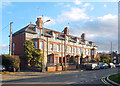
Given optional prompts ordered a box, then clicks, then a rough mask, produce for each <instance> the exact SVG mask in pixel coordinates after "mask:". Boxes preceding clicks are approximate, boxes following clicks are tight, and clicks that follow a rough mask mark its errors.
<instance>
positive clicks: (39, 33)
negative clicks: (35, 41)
mask: <svg viewBox="0 0 120 86" xmlns="http://www.w3.org/2000/svg"><path fill="white" fill-rule="evenodd" d="M37 36H38V38H40V37H41V30H40V29H37Z"/></svg>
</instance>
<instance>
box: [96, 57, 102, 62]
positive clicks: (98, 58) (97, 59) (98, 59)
mask: <svg viewBox="0 0 120 86" xmlns="http://www.w3.org/2000/svg"><path fill="white" fill-rule="evenodd" d="M100 60H101V59H100V57H99V56H98V55H97V56H96V61H97V63H98V64H99V62H100Z"/></svg>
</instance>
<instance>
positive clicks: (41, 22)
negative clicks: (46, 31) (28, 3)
mask: <svg viewBox="0 0 120 86" xmlns="http://www.w3.org/2000/svg"><path fill="white" fill-rule="evenodd" d="M36 25H37V26H38V28H42V27H43V21H42V18H41V17H39V18H37V21H36Z"/></svg>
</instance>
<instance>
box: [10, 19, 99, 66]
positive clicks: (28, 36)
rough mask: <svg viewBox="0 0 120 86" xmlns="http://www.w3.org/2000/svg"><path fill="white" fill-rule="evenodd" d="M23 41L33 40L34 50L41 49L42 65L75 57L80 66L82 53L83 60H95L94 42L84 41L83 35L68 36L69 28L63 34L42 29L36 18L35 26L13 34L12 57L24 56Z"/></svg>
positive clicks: (39, 21) (95, 49)
mask: <svg viewBox="0 0 120 86" xmlns="http://www.w3.org/2000/svg"><path fill="white" fill-rule="evenodd" d="M25 40H34V44H35V49H41V51H42V53H43V55H44V64H45V65H47V64H54V65H55V64H57V63H62V62H63V63H65V57H66V62H68V61H69V59H70V58H71V56H75V58H76V62H77V63H78V64H80V56H81V53H82V52H83V60H86V61H90V60H91V59H94V58H96V54H97V46H96V45H95V43H94V42H92V41H88V40H86V35H85V33H83V34H82V35H81V37H76V36H72V35H70V34H69V28H68V27H65V29H64V32H58V31H54V30H51V29H47V28H44V27H43V21H42V19H41V18H37V21H36V25H33V24H29V25H27V26H26V27H24V28H22V29H20V30H19V31H17V32H15V33H14V34H13V41H12V42H13V48H12V50H13V51H12V52H14V55H19V56H21V55H23V54H24V42H25Z"/></svg>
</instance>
